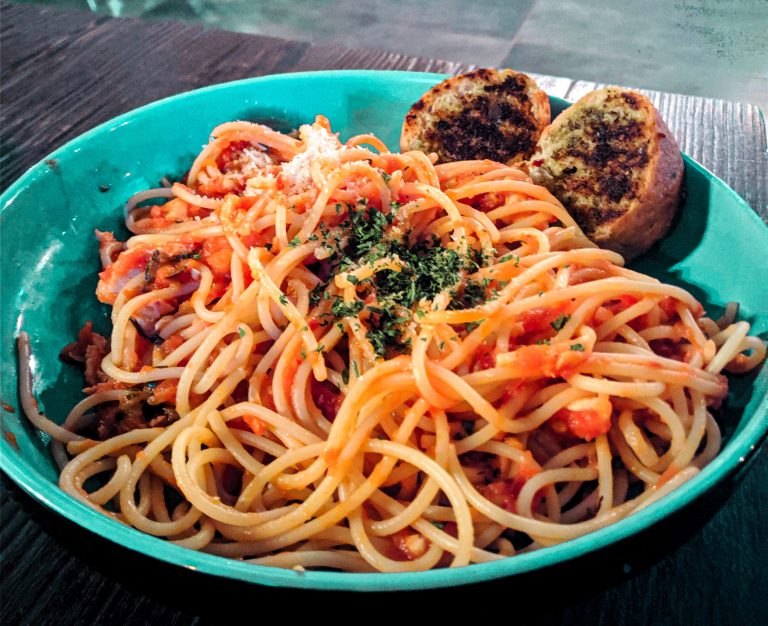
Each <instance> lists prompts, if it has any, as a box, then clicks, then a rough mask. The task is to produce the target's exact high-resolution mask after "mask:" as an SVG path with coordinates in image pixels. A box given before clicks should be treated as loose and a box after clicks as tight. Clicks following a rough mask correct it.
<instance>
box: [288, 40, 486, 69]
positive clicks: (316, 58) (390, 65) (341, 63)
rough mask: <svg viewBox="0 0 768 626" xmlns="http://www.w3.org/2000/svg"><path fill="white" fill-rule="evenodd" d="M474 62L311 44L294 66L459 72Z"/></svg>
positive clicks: (300, 67) (304, 67) (469, 67)
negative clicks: (465, 62)
mask: <svg viewBox="0 0 768 626" xmlns="http://www.w3.org/2000/svg"><path fill="white" fill-rule="evenodd" d="M473 67H474V66H473V65H468V64H464V63H456V62H453V61H441V60H437V59H424V58H419V57H412V56H408V55H405V54H401V53H398V52H385V51H383V50H362V49H354V48H346V47H344V46H335V45H317V46H312V47H311V48H309V49H308V50H306V51H305V52H304V54H303V55H302V57H301V58H300V59H299V60H298V61H297V63H296V65H295V66H294V67H293V70H294V71H297V72H309V71H314V70H327V69H350V70H351V69H356V70H378V69H382V70H402V71H410V72H435V73H438V74H458V73H460V72H465V71H467V70H469V69H471V68H473Z"/></svg>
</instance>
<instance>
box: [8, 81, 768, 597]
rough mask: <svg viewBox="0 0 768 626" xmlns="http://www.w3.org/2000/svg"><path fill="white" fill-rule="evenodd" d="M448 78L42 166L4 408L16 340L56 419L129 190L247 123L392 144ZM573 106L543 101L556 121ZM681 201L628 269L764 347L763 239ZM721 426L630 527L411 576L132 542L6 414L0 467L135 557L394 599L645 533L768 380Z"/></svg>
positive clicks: (19, 246)
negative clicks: (296, 565)
mask: <svg viewBox="0 0 768 626" xmlns="http://www.w3.org/2000/svg"><path fill="white" fill-rule="evenodd" d="M442 78H443V76H438V75H435V74H420V73H408V72H375V71H344V72H317V73H308V74H290V75H279V76H268V77H265V78H256V79H251V80H243V81H238V82H234V83H228V84H224V85H217V86H213V87H209V88H206V89H201V90H198V91H193V92H189V93H185V94H181V95H178V96H174V97H172V98H168V99H166V100H161V101H159V102H156V103H154V104H150V105H148V106H145V107H142V108H140V109H137V110H135V111H132V112H130V113H127V114H125V115H122V116H120V117H118V118H116V119H114V120H112V121H110V122H107V123H106V124H102V125H101V126H99V127H97V128H95V129H93V130H91V131H89V132H87V133H85V134H84V135H82V136H81V137H79V138H77V139H75V140H74V141H71V142H70V143H68V144H67V145H65V146H63V147H61V148H59V149H58V150H56V151H55V152H53V153H52V154H51V155H50V156H49V157H48V158H47V159H46V160H45V161H43V162H41V163H39V164H37V165H36V166H35V167H33V168H32V169H30V170H29V171H28V172H27V173H26V174H24V175H23V176H22V177H21V178H20V179H19V180H18V181H16V183H15V184H13V185H12V186H11V187H10V188H9V189H8V190H7V191H6V193H4V194H3V195H2V197H1V198H0V207H1V208H0V236H1V240H0V243H1V245H2V248H1V249H2V276H3V280H2V291H1V294H2V345H0V350H1V351H2V354H1V357H0V358H1V361H0V362H1V363H2V380H1V387H0V393H1V394H2V399H3V402H5V403H9V404H11V405H12V406H14V407H20V403H19V400H18V391H17V364H16V361H17V355H16V350H15V345H14V344H15V342H14V337H15V336H16V335H17V333H18V332H19V331H20V330H21V329H24V330H26V331H27V332H28V333H29V334H30V336H31V339H32V348H33V351H34V363H33V371H34V388H35V392H36V394H37V397H38V399H39V400H40V403H41V405H42V409H43V410H44V411H45V413H46V414H47V415H49V416H51V417H52V418H53V419H57V418H58V419H59V420H61V419H63V417H64V416H65V415H66V414H67V412H68V410H69V408H70V407H71V406H72V405H74V403H75V402H77V401H78V400H79V399H80V395H81V394H80V388H81V387H82V384H83V383H82V379H81V377H80V374H79V373H78V372H75V370H74V368H71V367H68V366H64V365H62V364H61V363H60V361H59V359H58V352H59V349H60V348H61V347H62V346H63V345H65V344H66V343H68V342H69V341H71V340H72V338H73V337H74V336H75V335H76V333H77V331H78V330H79V328H80V327H81V326H82V324H83V323H84V322H85V321H86V320H93V321H94V324H95V325H96V327H97V329H100V330H101V331H102V332H107V331H108V321H107V320H108V311H107V309H106V307H104V306H103V305H100V304H99V303H98V302H97V301H96V298H95V297H94V289H95V287H96V282H97V275H96V273H97V271H98V270H99V260H98V254H97V247H96V240H95V238H94V236H93V230H94V229H95V228H99V229H101V230H111V231H115V232H116V233H118V234H122V235H123V236H126V235H127V232H126V231H125V228H124V225H123V220H122V204H123V203H124V202H125V200H126V199H127V198H128V197H129V196H130V195H131V194H133V193H134V192H136V191H139V190H142V189H146V188H148V187H154V186H157V184H158V182H159V181H160V179H161V178H162V177H163V176H168V175H171V176H179V175H181V174H183V173H184V172H185V171H186V169H187V168H188V167H189V165H190V163H191V162H192V160H193V158H194V156H195V155H196V154H197V153H198V152H199V151H200V149H201V147H202V145H203V144H204V143H206V141H207V139H208V134H209V132H210V131H211V129H212V128H213V127H215V126H216V125H217V124H219V123H221V122H224V121H228V120H235V119H251V120H256V121H261V122H264V123H267V124H272V125H273V126H274V127H276V128H278V129H283V130H284V129H288V128H294V127H296V126H298V125H299V124H300V123H304V122H308V121H311V120H312V119H313V118H314V116H315V115H316V114H318V113H322V114H323V115H325V116H327V117H328V118H329V119H330V121H331V124H332V126H333V128H334V129H335V130H336V131H340V132H341V136H342V138H345V137H348V136H350V135H352V134H356V133H361V132H373V133H375V134H376V135H378V136H379V137H380V138H382V139H383V140H384V141H385V142H387V143H388V145H390V146H392V147H393V148H395V147H397V145H398V137H399V133H400V125H401V122H402V119H403V116H404V114H405V112H406V111H407V110H408V108H409V107H410V105H411V104H412V103H413V102H415V101H416V100H417V99H418V98H419V97H420V96H421V94H422V93H423V92H424V91H425V90H426V89H428V88H429V87H430V86H432V85H433V84H434V83H436V82H437V81H439V80H441V79H442ZM566 106H568V103H567V102H565V101H563V100H559V99H556V98H552V107H553V111H554V112H559V111H560V110H562V109H563V108H564V107H566ZM685 166H686V181H687V192H688V193H687V200H686V204H685V206H684V208H683V210H682V212H681V215H680V217H679V219H678V220H677V222H676V223H675V225H674V226H673V229H672V231H671V232H670V233H669V235H668V236H667V237H666V238H665V239H664V240H663V241H662V242H661V243H660V244H659V245H657V246H655V247H654V248H653V249H652V250H651V251H650V252H649V253H648V254H646V255H645V256H644V257H643V258H642V259H640V260H639V261H638V262H636V263H635V264H634V267H636V268H637V269H639V270H641V271H644V272H646V273H649V274H652V275H654V276H656V277H658V278H659V279H661V280H664V281H667V282H671V283H675V284H678V285H681V286H683V287H686V288H687V289H689V290H690V291H691V292H692V293H693V295H694V296H695V297H697V298H698V299H699V300H700V301H701V302H702V303H703V304H704V305H705V307H706V309H707V311H708V312H709V313H710V315H712V316H718V315H719V314H720V312H721V311H722V309H723V308H724V306H725V304H726V303H727V302H728V301H731V300H735V301H738V302H740V303H741V313H740V314H741V317H742V319H747V320H748V321H750V322H751V323H752V324H753V332H756V333H758V334H761V335H762V336H765V334H766V333H768V289H766V288H765V284H764V281H763V282H761V281H760V280H758V279H756V277H757V275H758V273H759V272H760V271H761V268H762V273H763V274H765V270H766V268H768V229H767V228H766V226H765V225H764V224H763V222H762V221H761V220H760V218H759V217H758V216H757V215H756V214H755V213H754V212H753V211H752V209H751V208H750V207H749V206H748V205H747V204H746V203H745V202H744V201H743V200H742V199H741V198H739V196H737V195H736V194H735V193H734V192H733V191H732V190H731V189H730V188H728V187H727V186H726V185H725V183H723V182H722V181H720V180H719V179H718V178H716V177H715V176H713V175H712V174H711V173H710V172H708V171H707V170H705V169H704V168H703V167H701V166H700V165H699V164H697V163H695V162H694V161H692V160H691V159H689V158H687V157H686V159H685ZM731 383H732V384H731V392H730V394H729V397H728V400H727V407H728V408H727V410H726V411H725V413H724V418H723V421H722V423H721V426H722V427H723V429H724V434H725V437H726V439H725V445H724V447H723V450H722V451H721V453H720V455H719V456H718V457H716V458H715V459H714V460H713V461H712V463H710V465H709V466H707V467H706V468H705V469H704V470H703V471H702V472H701V473H700V474H698V475H697V476H696V477H695V478H693V479H692V480H690V481H689V482H687V483H686V484H684V485H683V486H681V487H680V488H679V489H677V490H676V491H674V492H673V493H671V494H670V495H668V496H667V497H665V498H663V499H662V500H660V501H659V502H657V503H656V504H654V505H652V506H650V507H648V508H646V509H643V510H641V511H639V512H637V513H635V514H634V515H631V516H630V517H628V518H627V519H625V520H623V521H621V522H619V523H617V524H614V525H612V526H609V527H607V528H603V529H602V530H599V531H596V532H594V533H592V534H589V535H586V536H584V537H581V538H579V539H575V540H572V541H569V542H566V543H563V544H560V545H557V546H553V547H550V548H545V549H542V550H539V551H537V552H532V553H528V554H521V555H518V556H515V557H512V558H509V559H504V560H501V561H497V562H494V563H486V564H480V565H472V566H469V567H464V568H459V569H442V570H435V571H429V572H424V573H409V574H346V573H337V572H325V571H323V572H301V573H300V572H296V571H292V570H282V569H276V568H268V567H263V566H258V565H250V564H247V563H242V562H238V561H234V560H230V559H225V558H221V557H217V556H212V555H208V554H202V553H199V552H195V551H192V550H188V549H185V548H181V547H178V546H174V545H172V544H170V543H167V542H165V541H163V540H161V539H157V538H154V537H151V536H149V535H145V534H143V533H140V532H138V531H136V530H134V529H132V528H128V527H126V526H124V525H122V524H120V523H118V522H115V521H113V520H111V519H109V518H107V517H106V516H104V515H101V514H99V513H98V512H96V511H94V510H92V509H91V508H89V507H87V506H85V505H83V504H81V503H80V502H78V501H77V500H75V499H73V498H71V497H70V496H68V495H67V494H66V493H64V492H63V491H61V490H60V489H59V487H58V485H57V476H58V472H57V470H56V467H55V465H54V463H53V460H52V458H51V456H50V452H49V449H48V446H47V444H48V437H47V435H44V434H42V433H40V432H38V431H36V430H35V429H34V428H32V427H31V426H30V425H29V424H28V423H27V421H26V419H25V418H24V417H23V416H22V415H20V413H19V409H18V408H17V410H16V411H15V412H7V411H3V416H2V429H3V434H4V436H3V437H2V438H0V453H1V454H0V467H1V468H2V470H3V471H5V472H6V473H7V474H8V475H9V476H10V477H11V478H12V479H13V480H14V481H15V482H16V483H17V484H18V485H20V486H21V487H22V488H23V489H24V490H25V491H27V492H28V493H30V494H31V495H32V496H33V497H34V498H36V499H37V500H38V501H40V502H42V503H43V504H44V505H46V506H48V507H50V508H51V509H53V510H54V511H56V512H58V513H60V514H61V515H63V516H64V517H66V518H68V519H70V520H72V521H74V522H75V523H77V524H79V525H80V526H83V527H84V528H87V529H89V530H91V531H92V532H94V533H97V534H98V535H101V536H102V537H106V538H107V539H109V540H111V541H114V542H116V543H118V544H121V545H123V546H125V547H127V548H129V549H131V550H135V551H137V552H141V553H144V554H146V555H149V556H151V557H154V558H157V559H161V560H163V561H167V562H169V563H173V564H176V565H179V566H181V567H185V568H188V569H190V570H197V571H200V572H205V573H207V574H213V575H216V576H221V577H227V578H233V579H239V580H243V581H247V582H254V583H259V584H263V585H271V586H282V587H300V588H313V589H336V590H342V589H344V590H395V589H419V588H435V587H446V586H452V585H462V584H469V583H475V582H479V581H484V580H490V579H494V578H500V577H503V576H512V575H515V574H520V573H523V572H529V571H532V570H536V569H541V568H545V567H549V566H552V565H554V564H557V563H562V562H565V561H568V560H570V559H574V558H575V557H578V556H581V555H585V554H587V553H590V552H594V551H597V550H599V549H601V548H603V547H605V546H608V545H610V544H613V543H615V542H617V541H619V540H621V539H624V538H627V537H630V536H632V535H636V534H637V533H639V532H640V531H643V530H646V529H649V528H650V527H651V526H653V525H655V524H657V523H658V522H660V521H661V520H662V519H664V518H667V517H669V516H671V515H672V514H673V513H675V512H677V511H680V510H681V509H683V508H685V507H686V506H687V505H689V504H691V503H692V502H693V501H694V500H696V499H697V498H699V497H700V496H702V495H703V494H704V493H705V492H708V491H709V490H711V489H712V488H713V487H714V486H715V485H717V484H718V483H721V482H722V481H724V480H725V479H726V478H727V477H729V476H731V475H732V474H733V473H734V472H736V471H737V470H738V469H740V468H743V467H744V466H745V465H746V461H747V460H748V459H749V458H750V457H751V456H752V454H753V452H754V451H755V450H756V449H758V448H759V445H760V443H761V441H762V440H763V438H764V437H765V435H766V432H767V431H768V399H767V398H766V396H767V395H768V394H767V393H766V392H767V391H768V368H765V367H763V368H762V371H761V372H760V373H759V374H757V375H754V374H753V375H751V376H742V377H733V378H732V380H731Z"/></svg>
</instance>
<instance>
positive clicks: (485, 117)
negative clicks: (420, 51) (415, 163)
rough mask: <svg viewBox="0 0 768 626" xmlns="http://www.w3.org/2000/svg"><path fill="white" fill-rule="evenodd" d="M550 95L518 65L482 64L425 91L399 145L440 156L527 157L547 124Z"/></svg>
mask: <svg viewBox="0 0 768 626" xmlns="http://www.w3.org/2000/svg"><path fill="white" fill-rule="evenodd" d="M549 121H550V110H549V98H548V97H547V95H546V94H545V93H544V92H543V91H542V90H541V89H539V87H538V86H537V85H536V83H535V82H534V81H533V79H531V78H530V77H528V76H526V75H525V74H522V73H520V72H515V71H514V70H508V69H506V70H495V69H479V70H474V71H472V72H469V73H467V74H463V75H461V76H454V77H452V78H448V79H446V80H444V81H443V82H441V83H439V84H437V85H435V86H434V87H432V89H430V90H429V91H427V92H426V93H425V94H424V95H423V96H422V97H421V98H420V99H419V100H418V102H416V103H415V104H414V105H413V106H412V107H411V110H410V111H409V112H408V114H407V115H406V116H405V121H404V123H403V130H402V134H401V139H400V149H401V150H403V151H407V150H421V151H423V152H436V153H437V155H438V160H439V161H441V162H448V161H462V160H470V159H492V160H494V161H499V162H502V163H514V162H516V161H520V160H523V159H525V158H527V157H529V156H530V155H531V154H532V152H533V150H534V148H535V146H536V142H537V140H538V138H539V136H540V135H541V131H542V130H543V129H544V127H545V126H546V125H547V124H549Z"/></svg>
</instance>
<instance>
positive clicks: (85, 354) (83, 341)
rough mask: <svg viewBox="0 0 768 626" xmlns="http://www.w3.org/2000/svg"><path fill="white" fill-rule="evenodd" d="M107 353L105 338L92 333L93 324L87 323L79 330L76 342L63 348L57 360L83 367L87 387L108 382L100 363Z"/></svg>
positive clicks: (107, 347)
mask: <svg viewBox="0 0 768 626" xmlns="http://www.w3.org/2000/svg"><path fill="white" fill-rule="evenodd" d="M108 352H109V346H108V343H107V340H106V338H104V337H102V336H101V335H100V334H99V333H95V332H93V323H92V322H90V321H88V322H86V323H85V325H84V326H83V327H82V328H81V329H80V332H79V333H78V336H77V341H74V342H72V343H70V344H67V345H66V346H64V348H63V349H62V351H61V352H60V353H59V358H60V359H61V360H62V361H64V362H65V363H70V364H73V365H83V367H84V369H85V382H86V383H87V384H88V386H89V387H92V386H94V385H96V384H98V383H104V382H106V381H108V380H109V378H108V376H107V375H106V374H105V373H104V371H103V370H102V369H101V362H102V361H103V360H104V357H105V356H107V353H108Z"/></svg>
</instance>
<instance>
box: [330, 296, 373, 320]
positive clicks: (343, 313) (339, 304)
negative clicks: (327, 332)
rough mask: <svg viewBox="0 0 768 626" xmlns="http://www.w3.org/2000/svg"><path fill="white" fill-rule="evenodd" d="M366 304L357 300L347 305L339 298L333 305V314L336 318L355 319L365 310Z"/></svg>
mask: <svg viewBox="0 0 768 626" xmlns="http://www.w3.org/2000/svg"><path fill="white" fill-rule="evenodd" d="M364 306H365V304H364V303H363V301H362V300H356V301H354V302H350V303H349V304H345V303H344V300H342V299H341V298H340V297H339V296H336V297H334V299H333V304H332V305H331V313H332V314H333V316H334V317H353V316H355V315H357V314H358V313H360V311H362V310H363V307H364Z"/></svg>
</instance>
